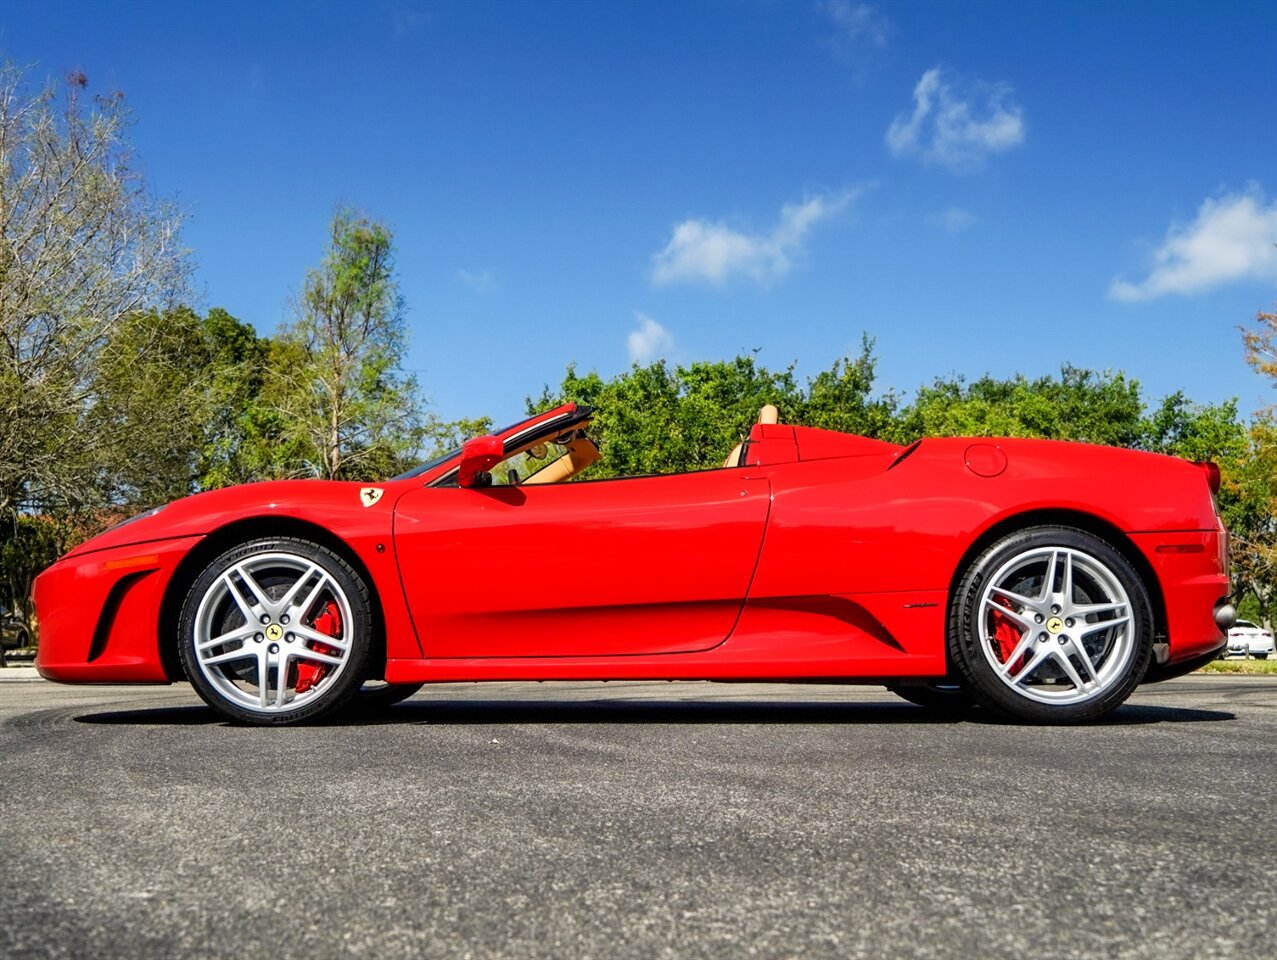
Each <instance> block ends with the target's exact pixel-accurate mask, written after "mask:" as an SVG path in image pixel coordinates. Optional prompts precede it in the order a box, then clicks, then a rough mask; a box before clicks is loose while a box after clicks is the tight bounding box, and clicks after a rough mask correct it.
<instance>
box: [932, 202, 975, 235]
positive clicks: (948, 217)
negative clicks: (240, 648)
mask: <svg viewBox="0 0 1277 960" xmlns="http://www.w3.org/2000/svg"><path fill="white" fill-rule="evenodd" d="M977 219H979V218H978V217H977V216H976V215H975V214H974V213H972V212H971V211H970V210H963V209H962V208H961V207H950V208H949V209H948V210H945V211H944V212H943V213H939V214H936V216H934V217H932V222H933V223H937V224H939V225H940V226H942V227H944V228H945V229H946V230H948V231H949V232H950V233H961V232H962V231H963V230H966V229H968V228H969V227H971V226H972V225H974V224H975V222H976V220H977Z"/></svg>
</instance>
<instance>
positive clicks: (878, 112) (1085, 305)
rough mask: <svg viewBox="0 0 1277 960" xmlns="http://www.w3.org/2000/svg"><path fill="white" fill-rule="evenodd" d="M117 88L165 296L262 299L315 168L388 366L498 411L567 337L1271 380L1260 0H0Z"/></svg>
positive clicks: (1273, 137) (298, 223) (277, 298)
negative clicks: (155, 234)
mask: <svg viewBox="0 0 1277 960" xmlns="http://www.w3.org/2000/svg"><path fill="white" fill-rule="evenodd" d="M0 51H2V52H3V55H4V56H6V57H7V58H8V59H10V60H12V61H15V62H17V63H21V64H29V65H32V66H33V68H34V76H35V77H36V78H43V77H45V76H59V75H61V74H62V73H63V72H65V71H66V70H68V69H70V68H79V69H82V70H83V71H84V72H85V73H86V74H87V75H88V77H89V81H90V85H91V88H92V89H97V90H108V89H115V88H118V89H120V90H122V91H123V92H124V93H125V95H126V96H127V98H128V100H129V102H130V103H131V105H132V107H133V109H134V110H135V112H136V115H137V125H136V127H135V128H134V131H133V141H134V144H135V146H136V147H137V150H138V153H139V154H140V156H141V158H142V161H143V163H144V166H145V169H146V170H147V172H148V174H149V176H150V178H151V181H152V183H153V184H154V186H155V189H156V190H157V191H158V192H160V193H161V194H164V195H168V196H172V197H175V198H176V199H177V200H178V201H179V202H180V204H181V205H182V206H183V207H184V208H185V209H186V210H187V211H188V213H189V215H190V218H189V221H188V222H187V225H186V228H185V232H184V236H185V239H186V242H187V243H188V245H189V246H190V247H191V248H192V249H193V251H194V257H195V261H196V264H197V271H196V287H197V291H198V295H199V301H200V303H199V305H200V306H203V307H208V306H223V307H225V308H227V309H228V310H230V311H231V312H232V313H234V314H235V315H236V316H239V317H240V318H242V319H244V320H248V321H251V322H252V323H253V324H255V325H256V326H257V327H258V328H259V329H260V330H261V331H262V332H264V333H269V332H271V331H273V330H274V329H275V328H276V326H277V325H278V324H279V323H280V322H281V321H283V320H284V319H286V318H287V313H288V306H287V304H288V301H289V297H290V295H291V294H292V293H293V292H294V291H296V290H297V289H298V288H299V287H300V286H301V282H302V278H303V276H304V274H305V271H306V269H307V268H308V267H310V266H312V265H314V264H316V263H317V262H318V261H319V259H320V258H321V256H322V253H323V245H324V240H325V226H326V223H327V220H328V219H329V217H330V216H331V213H332V211H333V209H334V206H335V205H336V204H337V203H339V202H346V203H350V204H353V205H355V206H357V207H359V208H361V209H363V210H366V211H367V212H369V213H370V214H372V215H373V216H375V217H378V218H380V219H383V220H384V221H386V222H387V223H388V224H389V225H390V226H391V227H392V229H393V230H394V231H395V237H396V242H397V246H398V264H399V271H400V279H401V285H402V290H403V293H404V294H405V296H406V298H407V302H408V314H407V319H408V324H409V328H410V332H411V349H410V355H409V362H408V366H410V367H411V368H412V369H413V370H414V371H415V372H416V373H417V374H418V376H419V378H420V380H421V382H422V384H423V386H424V387H425V388H426V390H427V392H428V394H429V395H430V396H431V398H432V400H433V401H434V404H435V407H436V409H437V411H438V412H439V413H440V414H441V415H442V416H445V417H449V418H452V417H460V416H475V415H481V414H487V415H490V416H492V417H494V418H495V419H496V420H497V421H499V422H506V421H508V420H510V419H513V418H515V417H517V416H518V415H519V414H520V413H521V410H522V403H523V397H524V396H525V395H527V394H529V393H537V392H539V389H540V387H541V385H542V384H543V383H546V382H550V383H557V382H558V380H559V378H560V377H561V375H562V372H563V368H564V366H565V364H566V363H568V362H569V361H575V362H577V364H578V365H579V366H580V367H581V368H583V369H590V368H594V369H598V370H599V371H600V372H601V373H603V374H605V375H611V374H614V373H616V372H619V371H621V370H623V369H625V368H626V367H627V366H628V364H629V363H630V362H631V360H633V359H639V360H647V359H651V358H653V357H655V356H666V357H668V358H670V359H672V360H675V361H690V360H696V359H722V358H727V357H730V356H733V355H734V354H736V353H737V352H740V351H742V350H751V349H758V350H759V351H760V357H761V360H762V361H763V362H764V363H766V364H768V365H770V366H774V367H783V366H786V365H788V364H789V363H790V362H795V361H796V362H797V365H798V370H799V372H800V374H814V373H815V372H817V371H818V370H821V369H824V368H826V367H828V365H829V364H830V363H831V362H832V361H833V360H835V359H836V358H838V357H839V356H841V355H843V354H844V353H847V352H855V351H856V350H857V349H858V346H859V341H860V336H861V332H862V331H864V332H867V333H868V334H870V335H871V336H873V337H875V338H876V339H877V348H876V353H877V356H878V358H879V386H880V387H882V388H884V389H885V388H887V387H894V388H896V389H897V390H898V391H901V392H905V393H908V392H911V391H912V390H913V389H914V388H916V387H917V386H918V385H919V384H921V383H924V382H928V381H930V380H931V379H932V378H933V377H935V376H938V375H948V374H952V373H959V374H964V375H966V376H968V377H976V376H979V375H981V374H983V373H986V372H989V373H992V374H994V375H996V376H1008V375H1010V374H1012V373H1015V372H1017V371H1019V372H1023V373H1026V374H1029V375H1041V374H1048V373H1054V372H1057V371H1058V370H1059V367H1060V365H1061V364H1062V363H1065V362H1070V363H1073V364H1076V365H1079V366H1085V367H1090V368H1095V369H1101V370H1102V369H1113V370H1123V371H1125V372H1126V373H1127V374H1129V375H1131V376H1133V377H1136V378H1137V379H1139V380H1140V381H1141V382H1142V383H1143V384H1144V386H1145V389H1146V393H1147V395H1148V396H1149V397H1150V398H1154V399H1155V398H1159V397H1160V396H1162V395H1164V394H1166V393H1169V392H1171V391H1174V390H1176V389H1182V390H1184V391H1185V392H1187V393H1188V394H1189V395H1190V396H1191V397H1193V398H1194V399H1197V400H1200V401H1206V402H1216V401H1221V400H1224V399H1227V398H1228V397H1232V396H1237V397H1239V398H1240V400H1241V408H1242V410H1243V412H1249V411H1252V410H1254V409H1255V408H1257V407H1259V406H1261V405H1263V404H1267V403H1271V402H1273V401H1274V400H1277V397H1275V396H1274V395H1273V391H1272V389H1271V388H1270V387H1269V385H1268V384H1267V383H1266V382H1265V381H1263V380H1261V379H1260V378H1257V377H1256V376H1254V375H1253V374H1252V373H1250V372H1249V370H1248V368H1247V367H1246V365H1245V363H1244V360H1243V356H1242V351H1241V346H1240V341H1239V336H1238V332H1237V326H1238V325H1239V324H1246V323H1249V322H1250V321H1251V320H1252V319H1253V318H1254V315H1255V313H1256V311H1257V310H1260V309H1265V310H1271V309H1273V305H1274V301H1277V251H1275V249H1274V243H1275V242H1277V4H1271V3H1269V4H1261V3H1254V4H1246V3H1233V4H1230V3H1219V2H1216V3H1206V4H1153V3H1138V4H1086V3H1067V4H1036V3H964V4H956V3H939V4H932V3H911V4H892V3H877V4H864V3H858V2H855V0H847V2H840V0H835V2H831V3H817V2H811V3H808V2H790V3H779V2H766V3H764V2H759V3H709V2H706V3H682V4H662V3H642V4H602V3H599V4H585V3H577V4H532V3H521V4H509V5H507V4H483V3H441V4H431V5H418V4H410V3H394V2H386V3H376V2H368V3H362V4H300V3H252V4H237V3H232V2H223V3H210V4H198V5H196V4H181V3H172V2H171V3H165V4H161V3H137V4H129V3H118V2H117V3H64V4H57V3H38V4H34V3H21V2H16V3H15V2H10V3H8V4H7V5H6V6H5V7H4V8H3V11H2V12H0Z"/></svg>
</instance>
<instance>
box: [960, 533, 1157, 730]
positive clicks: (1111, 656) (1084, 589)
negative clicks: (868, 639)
mask: <svg viewBox="0 0 1277 960" xmlns="http://www.w3.org/2000/svg"><path fill="white" fill-rule="evenodd" d="M1152 633H1153V615H1152V608H1151V605H1150V603H1149V598H1148V591H1147V590H1146V589H1145V587H1144V584H1143V582H1142V581H1141V580H1140V577H1139V574H1138V573H1137V572H1136V571H1135V569H1134V568H1133V567H1132V566H1131V564H1130V562H1129V561H1128V560H1127V559H1126V558H1125V557H1124V556H1123V555H1122V554H1121V553H1120V552H1119V551H1118V550H1117V549H1116V548H1114V547H1113V546H1112V545H1111V544H1109V543H1108V542H1107V541H1105V540H1102V539H1100V538H1099V537H1097V536H1095V535H1094V534H1091V533H1088V532H1087V531H1085V530H1079V529H1076V528H1073V527H1055V526H1050V527H1045V526H1044V527H1032V528H1029V529H1026V530H1021V531H1018V532H1016V533H1013V534H1010V535H1008V536H1006V537H1003V538H1002V539H1001V540H999V541H998V542H996V543H994V544H993V545H992V546H990V547H989V548H988V549H986V550H985V551H984V552H983V553H981V554H980V555H979V556H978V557H976V559H975V560H974V561H972V563H971V565H970V566H969V567H968V568H967V570H966V571H965V573H964V574H963V576H962V579H961V582H960V584H959V586H958V589H957V591H956V592H955V593H954V597H953V601H952V605H951V608H950V612H949V637H948V640H949V657H950V660H951V661H952V664H953V667H954V669H955V670H956V671H957V674H958V678H959V679H960V680H961V681H962V682H963V684H964V686H966V687H968V688H969V689H970V691H971V693H972V695H973V696H974V697H975V699H976V701H977V702H978V703H979V704H981V705H982V706H986V707H989V708H990V709H992V710H994V711H995V712H998V713H1001V714H1003V715H1005V716H1009V717H1013V718H1016V719H1019V720H1027V721H1030V722H1035V723H1080V722H1085V721H1089V720H1096V719H1099V718H1100V717H1103V716H1105V715H1106V714H1108V713H1110V712H1112V711H1113V710H1115V709H1116V708H1117V707H1118V706H1119V705H1120V704H1121V703H1122V702H1123V701H1125V700H1126V698H1127V697H1128V696H1130V694H1131V691H1132V690H1134V689H1135V687H1136V685H1137V684H1138V683H1139V682H1140V680H1141V679H1143V677H1144V673H1145V671H1146V670H1147V669H1148V665H1149V661H1150V659H1151V656H1152V649H1153V647H1152Z"/></svg>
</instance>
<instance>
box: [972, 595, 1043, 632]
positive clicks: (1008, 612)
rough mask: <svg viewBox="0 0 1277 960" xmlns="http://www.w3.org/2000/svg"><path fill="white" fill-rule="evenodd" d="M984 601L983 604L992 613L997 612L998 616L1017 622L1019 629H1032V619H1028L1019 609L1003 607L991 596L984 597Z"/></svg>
mask: <svg viewBox="0 0 1277 960" xmlns="http://www.w3.org/2000/svg"><path fill="white" fill-rule="evenodd" d="M984 603H985V606H987V607H988V608H989V609H990V610H992V611H993V612H994V613H996V614H999V615H1000V616H1003V617H1006V618H1007V619H1008V620H1011V621H1013V622H1014V623H1016V624H1018V625H1019V626H1020V628H1021V629H1023V630H1032V629H1033V627H1034V623H1033V621H1032V620H1031V619H1029V617H1027V616H1026V615H1025V614H1023V613H1021V612H1020V611H1019V610H1012V609H1010V608H1009V607H1004V606H1002V604H1000V603H998V602H997V601H996V600H994V599H993V598H992V597H986V598H985V601H984Z"/></svg>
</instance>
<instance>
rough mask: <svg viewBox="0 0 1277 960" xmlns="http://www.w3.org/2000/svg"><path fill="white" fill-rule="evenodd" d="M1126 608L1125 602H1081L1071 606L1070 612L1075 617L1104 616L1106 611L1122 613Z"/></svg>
mask: <svg viewBox="0 0 1277 960" xmlns="http://www.w3.org/2000/svg"><path fill="white" fill-rule="evenodd" d="M1125 609H1126V604H1125V603H1079V604H1077V605H1076V606H1074V607H1071V608H1070V610H1069V614H1070V615H1071V616H1074V617H1089V616H1091V615H1093V614H1094V615H1096V616H1103V615H1104V614H1106V613H1121V612H1122V611H1124V610H1125Z"/></svg>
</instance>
